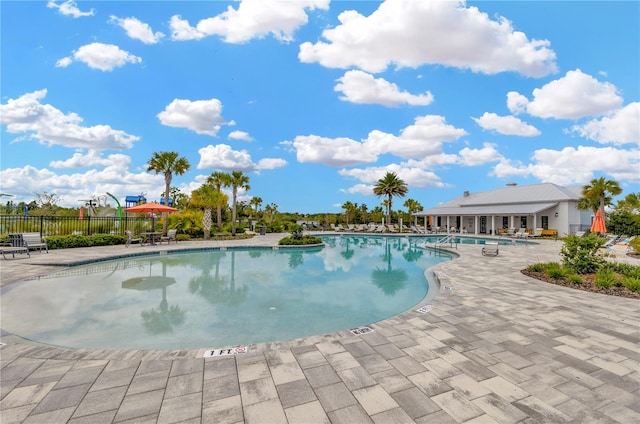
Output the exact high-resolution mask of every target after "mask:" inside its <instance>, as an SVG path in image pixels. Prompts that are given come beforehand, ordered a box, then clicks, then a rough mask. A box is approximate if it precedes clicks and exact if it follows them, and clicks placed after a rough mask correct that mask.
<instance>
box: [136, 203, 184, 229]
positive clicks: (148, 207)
mask: <svg viewBox="0 0 640 424" xmlns="http://www.w3.org/2000/svg"><path fill="white" fill-rule="evenodd" d="M125 211H126V212H129V213H150V214H151V228H154V226H155V215H154V214H156V213H164V212H167V213H168V212H177V211H178V209H176V208H172V207H171V206H166V205H161V204H160V203H157V202H151V203H143V204H141V205H136V206H132V207H130V208H126V209H125Z"/></svg>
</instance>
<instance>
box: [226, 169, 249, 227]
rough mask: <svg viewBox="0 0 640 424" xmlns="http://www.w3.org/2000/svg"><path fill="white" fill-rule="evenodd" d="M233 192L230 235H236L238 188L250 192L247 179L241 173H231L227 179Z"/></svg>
mask: <svg viewBox="0 0 640 424" xmlns="http://www.w3.org/2000/svg"><path fill="white" fill-rule="evenodd" d="M229 182H230V183H231V184H230V185H231V187H232V190H233V192H232V193H233V197H232V200H231V202H232V203H231V235H232V236H235V235H236V204H237V202H238V188H241V189H244V190H250V189H251V187H250V186H249V177H248V176H246V175H244V174H243V173H242V171H233V172H231V178H230V179H229Z"/></svg>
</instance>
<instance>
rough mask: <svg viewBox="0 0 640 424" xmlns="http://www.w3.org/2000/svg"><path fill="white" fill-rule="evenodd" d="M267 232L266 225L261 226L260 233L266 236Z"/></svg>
mask: <svg viewBox="0 0 640 424" xmlns="http://www.w3.org/2000/svg"><path fill="white" fill-rule="evenodd" d="M265 234H267V227H264V226H262V227H260V235H261V236H264V235H265Z"/></svg>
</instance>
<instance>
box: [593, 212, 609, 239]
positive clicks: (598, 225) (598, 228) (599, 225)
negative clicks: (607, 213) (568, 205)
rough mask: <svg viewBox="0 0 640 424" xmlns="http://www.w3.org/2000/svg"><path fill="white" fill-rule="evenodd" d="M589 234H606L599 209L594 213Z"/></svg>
mask: <svg viewBox="0 0 640 424" xmlns="http://www.w3.org/2000/svg"><path fill="white" fill-rule="evenodd" d="M591 232H592V233H600V234H605V233H606V232H607V227H606V226H605V225H604V216H602V211H600V209H598V212H596V217H595V219H594V220H593V224H591Z"/></svg>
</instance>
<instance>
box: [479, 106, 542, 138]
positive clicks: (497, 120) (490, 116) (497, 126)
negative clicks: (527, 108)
mask: <svg viewBox="0 0 640 424" xmlns="http://www.w3.org/2000/svg"><path fill="white" fill-rule="evenodd" d="M471 119H473V120H474V121H476V123H477V124H478V125H480V126H481V127H482V128H483V129H485V130H493V131H496V132H498V133H500V134H504V135H519V136H522V137H534V136H537V135H540V131H538V129H537V128H536V127H534V126H532V125H528V124H526V123H524V122H522V121H521V120H520V119H518V118H516V117H515V116H498V115H497V114H495V113H489V112H485V113H484V114H483V115H482V116H481V117H480V118H473V117H472V118H471Z"/></svg>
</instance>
